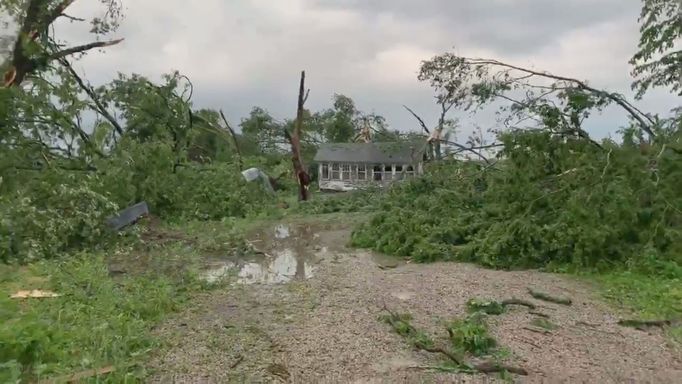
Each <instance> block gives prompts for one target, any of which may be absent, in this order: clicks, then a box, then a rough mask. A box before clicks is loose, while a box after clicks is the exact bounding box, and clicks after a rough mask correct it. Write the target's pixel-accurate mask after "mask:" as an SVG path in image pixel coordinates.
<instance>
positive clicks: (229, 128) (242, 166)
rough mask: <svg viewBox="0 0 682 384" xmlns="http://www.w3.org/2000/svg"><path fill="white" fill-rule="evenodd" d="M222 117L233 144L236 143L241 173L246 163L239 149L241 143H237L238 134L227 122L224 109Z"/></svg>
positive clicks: (221, 111) (235, 148)
mask: <svg viewBox="0 0 682 384" xmlns="http://www.w3.org/2000/svg"><path fill="white" fill-rule="evenodd" d="M220 117H221V118H222V119H223V123H225V127H226V128H227V130H228V131H230V136H232V142H233V143H234V150H235V153H236V154H237V164H238V166H239V171H240V172H241V171H242V170H243V169H244V162H243V161H242V151H241V150H240V149H239V142H238V141H237V134H236V133H234V129H232V126H231V125H230V123H229V122H228V121H227V118H226V117H225V114H224V113H223V110H222V109H221V110H220Z"/></svg>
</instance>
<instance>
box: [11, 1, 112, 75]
mask: <svg viewBox="0 0 682 384" xmlns="http://www.w3.org/2000/svg"><path fill="white" fill-rule="evenodd" d="M74 1H75V0H62V1H60V2H59V3H57V4H56V5H55V6H54V7H50V4H51V3H50V2H47V1H44V0H29V1H28V4H27V5H26V8H25V9H26V11H25V14H24V17H23V20H22V23H21V27H20V28H19V31H18V34H17V38H16V40H15V43H14V48H13V50H12V57H11V60H10V62H9V66H8V68H7V70H6V71H5V73H4V76H3V86H4V87H7V88H9V87H18V86H20V85H21V83H22V82H23V81H24V80H25V79H26V77H27V76H29V75H31V74H32V73H34V72H35V71H36V70H38V69H39V68H41V67H45V66H47V65H48V64H49V63H50V62H52V61H54V60H59V59H62V58H65V57H67V56H70V55H73V54H77V53H82V52H86V51H89V50H92V49H95V48H104V47H108V46H111V45H116V44H118V43H120V42H121V41H123V39H116V40H110V41H96V42H93V43H89V44H83V45H79V46H75V47H70V48H65V49H62V50H59V51H56V52H47V51H46V50H45V47H43V46H42V45H41V44H40V43H39V42H38V40H39V38H40V37H41V36H43V35H46V34H47V33H48V31H49V30H50V28H51V27H52V24H53V23H54V21H55V20H56V19H57V18H58V17H60V16H62V15H63V13H64V10H65V9H66V8H67V7H69V6H70V5H71V4H72V3H74ZM27 47H31V49H33V50H35V49H38V50H40V51H42V52H40V54H39V55H36V54H35V53H33V52H32V51H31V49H27Z"/></svg>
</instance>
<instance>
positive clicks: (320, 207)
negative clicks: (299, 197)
mask: <svg viewBox="0 0 682 384" xmlns="http://www.w3.org/2000/svg"><path fill="white" fill-rule="evenodd" d="M380 196H381V191H380V190H378V189H377V188H367V189H362V190H356V191H352V192H347V193H342V194H338V195H325V194H322V193H320V194H317V195H314V196H313V199H312V200H309V201H305V202H301V203H300V204H299V206H298V210H299V211H300V212H302V213H307V214H324V213H336V212H342V213H351V212H368V211H373V210H375V209H376V200H377V199H378V198H379V197H380Z"/></svg>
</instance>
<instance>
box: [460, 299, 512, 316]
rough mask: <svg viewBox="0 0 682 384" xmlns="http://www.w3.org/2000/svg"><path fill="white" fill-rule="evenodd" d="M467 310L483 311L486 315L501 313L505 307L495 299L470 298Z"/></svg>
mask: <svg viewBox="0 0 682 384" xmlns="http://www.w3.org/2000/svg"><path fill="white" fill-rule="evenodd" d="M467 310H468V311H469V312H470V313H474V312H484V313H486V314H488V315H501V314H503V313H504V311H505V307H504V305H502V304H501V303H499V302H497V301H487V300H477V299H471V300H469V301H468V302H467Z"/></svg>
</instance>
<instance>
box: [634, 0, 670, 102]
mask: <svg viewBox="0 0 682 384" xmlns="http://www.w3.org/2000/svg"><path fill="white" fill-rule="evenodd" d="M639 20H640V22H641V27H640V33H641V34H640V38H639V45H638V48H639V50H638V51H637V53H635V55H634V56H633V57H632V59H630V64H632V65H633V66H634V69H633V71H632V75H633V76H634V77H636V78H637V80H636V81H635V82H634V83H633V84H632V87H633V89H635V90H636V91H637V97H638V98H640V97H642V96H643V95H644V93H646V91H647V90H649V89H651V88H656V87H670V88H671V89H672V91H673V92H675V93H677V95H678V96H682V1H680V0H643V6H642V12H641V14H640V18H639Z"/></svg>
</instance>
